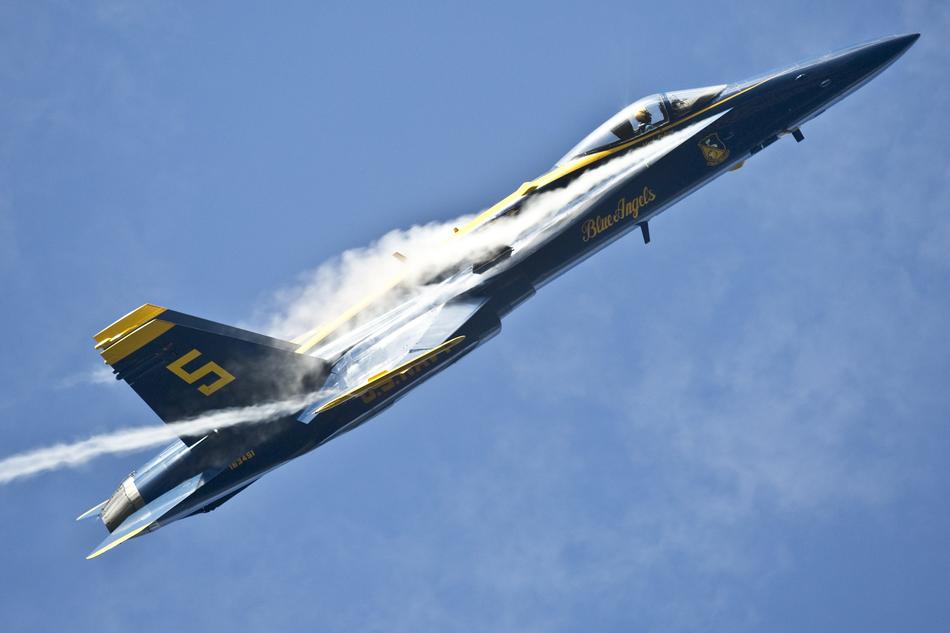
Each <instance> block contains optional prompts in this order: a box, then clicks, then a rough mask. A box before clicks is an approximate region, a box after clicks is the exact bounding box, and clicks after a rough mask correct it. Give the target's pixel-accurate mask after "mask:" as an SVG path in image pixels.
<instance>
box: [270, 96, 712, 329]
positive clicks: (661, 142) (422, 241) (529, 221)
mask: <svg viewBox="0 0 950 633" xmlns="http://www.w3.org/2000/svg"><path fill="white" fill-rule="evenodd" d="M722 114H725V113H724V112H723V113H720V114H717V115H713V116H712V117H709V118H706V119H703V120H700V121H699V122H697V123H694V124H692V125H689V126H687V127H685V128H683V129H682V130H679V131H677V132H675V133H673V134H669V135H667V136H665V137H662V138H660V139H658V140H655V141H653V142H651V143H648V144H646V145H644V146H642V147H640V148H639V149H637V150H635V151H632V152H629V153H626V154H623V155H621V156H619V157H617V158H614V159H613V160H610V161H608V162H607V163H606V164H604V165H603V166H601V167H597V168H595V169H591V170H589V171H587V172H584V173H583V174H582V175H581V176H580V177H578V178H576V179H575V180H573V181H572V182H571V183H570V184H568V185H567V186H566V187H562V188H560V189H555V190H552V191H547V192H544V193H541V194H538V195H535V196H532V197H530V198H528V200H527V202H526V203H525V204H524V207H523V208H522V210H521V212H520V213H519V214H517V215H514V216H510V217H506V218H501V219H499V220H497V221H495V222H491V223H489V224H487V225H483V226H482V227H480V228H479V229H477V230H475V231H472V232H470V233H466V234H465V235H462V236H460V237H458V238H455V237H453V235H454V229H456V228H458V227H462V226H464V225H465V224H466V223H467V222H469V221H470V220H471V219H472V218H473V217H474V216H463V217H460V218H457V219H455V220H454V221H451V222H444V223H432V224H425V225H419V226H414V227H412V228H409V229H405V230H394V231H391V232H389V233H387V234H386V235H384V236H383V237H381V238H380V239H379V240H377V241H376V242H374V243H373V244H371V245H369V246H367V247H365V248H358V249H352V250H349V251H346V252H344V253H343V254H342V255H340V256H338V257H336V258H334V259H332V260H330V261H328V262H325V263H324V264H322V265H321V266H319V267H318V268H316V269H315V270H313V271H311V272H310V273H308V274H306V275H304V276H303V281H302V283H301V284H299V285H298V286H295V287H292V288H288V289H284V290H281V291H279V292H278V293H277V296H276V303H277V307H276V308H275V309H274V310H272V311H271V316H270V317H269V318H267V319H266V320H265V321H264V322H265V325H264V328H265V329H266V330H267V331H268V332H269V333H271V334H272V335H273V336H276V337H278V338H287V339H290V338H292V337H294V336H298V338H297V339H295V340H297V341H301V340H303V339H305V338H306V337H305V336H299V335H301V333H302V332H305V331H306V330H307V328H312V327H313V326H314V324H315V323H322V322H326V321H328V320H329V319H331V318H333V317H336V316H337V315H340V314H343V313H344V312H345V311H346V310H347V308H350V307H352V306H354V305H358V306H359V307H360V310H359V311H358V313H357V314H355V315H354V316H353V318H351V319H348V320H347V321H346V322H344V323H341V324H340V327H339V328H338V329H337V332H345V331H347V330H349V329H352V328H354V327H357V326H359V325H360V324H362V323H365V322H366V321H367V320H369V319H372V318H374V317H377V316H379V315H380V314H382V313H384V312H386V311H387V310H389V309H390V308H392V307H394V306H395V305H397V304H399V303H402V302H404V301H405V300H406V299H407V297H410V296H412V295H413V294H414V293H415V292H417V291H418V290H419V289H420V286H421V285H422V284H424V283H425V282H426V281H427V280H428V279H430V278H431V276H432V275H433V274H437V273H439V272H441V271H443V270H447V269H450V268H451V267H452V266H454V265H455V264H458V263H459V262H464V261H472V260H474V261H477V259H478V257H480V256H481V255H484V254H487V253H490V252H492V251H494V250H496V249H498V248H500V247H502V246H516V247H518V246H520V247H521V248H525V247H529V246H531V245H532V242H535V241H537V240H540V239H543V238H544V237H545V236H546V235H547V234H548V233H549V229H550V228H551V227H553V226H555V225H557V224H560V223H561V222H563V221H564V220H566V219H570V218H572V217H576V215H577V213H579V212H580V211H582V210H583V209H584V208H586V207H587V206H589V205H590V204H591V203H593V202H595V201H596V200H597V199H598V197H599V195H600V194H602V193H603V192H604V191H606V190H608V189H610V188H611V187H613V186H614V185H616V184H617V183H618V182H620V181H622V180H624V179H626V178H629V177H630V176H632V175H633V174H634V173H636V172H637V171H639V170H641V169H643V168H645V167H648V166H649V165H650V164H652V163H653V162H655V161H656V160H658V159H659V158H661V157H662V156H664V155H665V154H667V153H669V152H670V151H671V150H672V149H673V148H675V147H677V146H678V145H679V144H680V143H682V142H683V141H684V140H686V139H687V138H689V137H690V136H692V135H694V134H696V133H697V132H698V130H699V129H700V128H703V127H705V126H707V125H709V124H710V123H712V122H713V121H715V120H716V119H718V118H719V117H720V116H722ZM516 250H518V249H517V248H516ZM394 253H399V254H401V255H403V256H405V259H404V260H403V259H401V258H400V257H396V256H394ZM367 297H371V298H372V300H371V301H369V300H367Z"/></svg>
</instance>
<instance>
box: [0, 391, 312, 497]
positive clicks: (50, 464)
mask: <svg viewBox="0 0 950 633" xmlns="http://www.w3.org/2000/svg"><path fill="white" fill-rule="evenodd" d="M314 397H315V394H310V395H308V396H304V397H301V398H294V399H289V400H284V401H281V402H272V403H268V404H261V405H255V406H251V407H242V408H237V409H225V410H223V411H216V412H214V413H210V414H208V415H203V416H200V417H197V418H193V419H190V420H185V421H183V422H176V423H174V424H163V425H161V426H147V427H143V428H130V429H119V430H117V431H112V432H109V433H103V434H101V435H94V436H92V437H90V438H88V439H85V440H81V441H79V442H73V443H70V444H55V445H53V446H47V447H45V448H38V449H34V450H32V451H27V452H24V453H20V454H18V455H13V456H11V457H7V458H6V459H3V460H0V485H2V484H6V483H9V482H11V481H13V480H15V479H20V478H23V477H29V476H31V475H36V474H39V473H42V472H45V471H49V470H57V469H60V468H71V467H76V466H79V465H81V464H85V463H86V462H88V461H90V460H92V459H95V458H96V457H100V456H102V455H108V454H114V453H126V452H131V451H137V450H141V449H143V448H148V447H150V446H157V445H159V444H164V443H165V442H168V441H169V440H171V439H174V438H176V437H179V436H182V435H199V434H202V433H208V432H210V431H212V430H214V429H221V428H225V427H228V426H234V425H236V424H246V423H249V422H264V421H267V420H269V419H272V418H275V417H277V416H280V415H286V414H289V413H293V412H294V411H298V410H300V409H302V408H303V407H304V406H306V404H307V403H308V402H312V400H313V398H314Z"/></svg>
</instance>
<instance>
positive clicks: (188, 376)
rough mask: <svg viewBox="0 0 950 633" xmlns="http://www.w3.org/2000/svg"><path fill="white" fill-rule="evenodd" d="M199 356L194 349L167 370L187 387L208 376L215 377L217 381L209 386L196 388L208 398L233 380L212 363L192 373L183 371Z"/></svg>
mask: <svg viewBox="0 0 950 633" xmlns="http://www.w3.org/2000/svg"><path fill="white" fill-rule="evenodd" d="M199 356H201V352H199V351H198V350H196V349H193V350H191V351H190V352H188V353H187V354H185V355H184V356H182V357H181V358H179V359H178V360H176V361H175V362H173V363H172V364H170V365H168V367H167V369H168V371H170V372H171V373H173V374H175V375H176V376H178V377H179V378H181V379H182V380H184V381H185V382H187V383H188V384H189V385H191V384H194V383H195V382H197V381H199V380H201V379H202V378H204V377H205V376H207V375H208V374H214V375H216V376H217V377H218V379H217V380H215V381H214V382H213V383H211V384H210V385H200V386H199V387H198V391H200V392H201V393H203V394H204V395H206V396H210V395H211V394H213V393H214V392H215V391H217V390H218V389H220V388H222V387H224V386H225V385H226V384H228V383H229V382H231V381H232V380H234V376H232V375H231V374H230V373H229V372H228V371H227V370H226V369H225V368H224V367H222V366H221V365H219V364H217V363H216V362H214V361H208V362H207V363H205V364H204V365H202V366H201V367H199V368H198V369H196V370H194V371H192V372H189V371H187V370H186V369H185V365H187V364H188V363H190V362H191V361H193V360H195V359H196V358H198V357H199Z"/></svg>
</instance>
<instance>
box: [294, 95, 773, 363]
mask: <svg viewBox="0 0 950 633" xmlns="http://www.w3.org/2000/svg"><path fill="white" fill-rule="evenodd" d="M769 79H770V78H766V79H763V80H762V81H759V82H757V83H755V84H752V85H751V86H749V87H747V88H744V89H742V90H740V91H739V92H737V93H735V94H733V95H729V96H728V97H726V98H725V99H722V100H721V101H716V102H715V103H711V104H709V105H708V106H706V107H705V108H702V109H701V110H697V111H696V112H694V113H692V114H690V115H689V116H685V117H683V118H682V119H680V120H679V121H675V122H673V123H671V124H669V125H667V126H664V127H660V128H658V129H656V130H653V131H652V132H648V133H646V134H644V135H643V136H639V137H637V138H635V139H631V140H629V141H627V142H626V143H622V144H620V145H617V146H616V147H611V148H610V149H605V150H601V151H599V152H594V153H592V154H587V155H585V156H579V157H578V158H576V159H575V160H573V161H571V162H569V163H567V164H565V165H561V166H560V167H555V168H554V169H552V170H551V171H549V172H547V173H546V174H543V175H541V176H539V177H537V178H536V179H534V180H530V181H528V182H526V183H523V184H522V185H521V186H520V187H518V189H517V190H516V191H514V192H512V193H510V194H509V195H507V196H505V197H504V198H503V199H502V200H499V201H498V202H496V203H495V204H493V205H492V206H491V207H489V208H488V209H485V210H484V211H482V212H481V213H479V214H478V215H477V216H476V217H475V218H473V219H472V220H471V221H469V222H467V223H466V224H464V225H462V226H461V227H458V228H457V229H455V231H454V233H453V235H452V237H460V236H462V235H465V234H466V233H470V232H471V231H473V230H475V229H476V228H478V227H479V226H481V225H482V224H484V223H485V222H487V221H488V220H490V219H491V218H493V217H494V216H495V215H496V214H497V213H498V212H499V211H501V210H502V209H504V208H505V207H507V206H508V205H510V204H512V203H514V202H515V201H517V200H519V199H520V198H523V197H525V196H526V195H528V194H529V193H531V192H533V191H534V190H535V189H538V188H539V187H544V186H546V185H549V184H551V183H552V182H555V181H556V180H559V179H560V178H563V177H564V176H567V175H568V174H572V173H574V172H575V171H577V170H579V169H583V168H584V167H587V166H588V165H590V164H592V163H595V162H597V161H599V160H601V159H603V158H607V157H608V156H613V155H614V154H617V153H619V152H622V151H624V150H627V149H629V148H631V147H633V146H634V145H638V144H640V143H643V142H644V141H647V140H649V139H651V138H654V137H655V136H657V135H658V134H661V133H666V132H668V131H670V130H672V129H673V128H675V127H677V126H680V125H682V124H683V123H686V122H687V121H690V120H692V119H695V118H696V117H698V116H700V115H702V114H704V113H705V112H708V111H709V110H711V109H713V108H715V107H718V106H720V105H722V104H724V103H726V102H727V101H731V100H732V99H735V98H736V97H738V96H739V95H741V94H744V93H746V92H748V91H750V90H752V89H753V88H757V87H758V86H761V85H762V84H763V83H765V82H766V81H768V80H769ZM404 278H405V277H404V276H403V275H397V276H395V277H393V278H392V279H391V280H390V282H389V283H388V284H387V285H386V286H385V287H384V288H382V289H381V290H379V291H377V292H376V293H374V294H371V295H368V296H366V297H364V298H363V299H361V300H360V301H359V302H358V303H356V304H354V305H353V306H351V307H350V308H348V309H347V310H346V311H345V312H343V314H341V315H340V316H338V317H337V318H335V319H334V320H332V321H330V322H328V323H326V324H324V325H320V326H318V327H316V328H314V329H313V330H310V331H309V332H307V333H306V334H303V335H301V336H299V337H297V338H296V339H294V341H295V342H296V341H302V343H301V345H300V347H298V348H297V350H296V351H297V353H298V354H303V353H306V352H308V351H310V350H311V349H313V347H314V346H315V345H317V343H319V342H320V341H322V340H323V339H325V338H326V337H327V336H329V335H330V334H332V333H333V332H334V331H336V329H337V328H339V327H340V326H341V325H343V324H344V323H346V322H347V321H349V320H350V319H352V318H353V317H354V316H356V315H357V314H359V313H360V312H361V311H363V310H364V309H366V308H367V307H368V306H370V305H371V304H372V303H373V302H374V301H376V299H378V298H379V297H382V296H383V295H384V294H386V293H387V292H389V291H390V290H392V289H393V288H395V287H396V286H398V285H399V284H400V283H401V282H402V281H403V279H404Z"/></svg>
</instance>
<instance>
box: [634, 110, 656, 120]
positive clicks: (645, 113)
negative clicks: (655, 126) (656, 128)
mask: <svg viewBox="0 0 950 633" xmlns="http://www.w3.org/2000/svg"><path fill="white" fill-rule="evenodd" d="M633 118H635V119H636V120H637V122H638V123H649V122H651V121H652V120H653V116H652V115H651V114H650V111H649V110H647V109H646V108H643V109H641V110H637V113H636V114H635V115H633Z"/></svg>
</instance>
